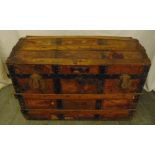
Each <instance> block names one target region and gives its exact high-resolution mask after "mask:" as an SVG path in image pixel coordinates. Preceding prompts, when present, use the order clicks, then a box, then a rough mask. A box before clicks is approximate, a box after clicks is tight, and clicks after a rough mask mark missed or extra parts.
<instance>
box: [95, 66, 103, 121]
mask: <svg viewBox="0 0 155 155" xmlns="http://www.w3.org/2000/svg"><path fill="white" fill-rule="evenodd" d="M99 73H100V74H103V75H104V74H105V66H99ZM103 83H104V77H102V78H99V79H98V86H97V87H98V88H97V89H98V93H99V94H102V93H103ZM102 102H103V101H102V100H96V107H95V108H96V109H98V110H99V109H101V108H102V106H103V104H102ZM100 118H101V116H100V115H95V119H100Z"/></svg>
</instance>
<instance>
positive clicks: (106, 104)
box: [102, 99, 134, 109]
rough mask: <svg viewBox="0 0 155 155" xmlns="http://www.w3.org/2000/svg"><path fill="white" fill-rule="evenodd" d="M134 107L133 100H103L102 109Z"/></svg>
mask: <svg viewBox="0 0 155 155" xmlns="http://www.w3.org/2000/svg"><path fill="white" fill-rule="evenodd" d="M133 105H134V103H133V100H131V99H130V100H129V99H118V100H116V99H115V100H106V99H105V100H103V101H102V108H103V109H104V108H130V107H132V106H133Z"/></svg>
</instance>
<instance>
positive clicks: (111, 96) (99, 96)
mask: <svg viewBox="0 0 155 155" xmlns="http://www.w3.org/2000/svg"><path fill="white" fill-rule="evenodd" d="M140 94H142V93H135V94H134V93H131V94H130V93H129V94H28V93H16V94H15V96H17V97H18V96H23V97H24V98H25V99H43V100H48V99H67V100H74V99H79V100H80V99H81V100H82V99H90V100H91V99H135V97H136V96H139V95H140Z"/></svg>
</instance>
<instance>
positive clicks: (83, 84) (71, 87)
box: [61, 79, 98, 94]
mask: <svg viewBox="0 0 155 155" xmlns="http://www.w3.org/2000/svg"><path fill="white" fill-rule="evenodd" d="M84 80H85V81H83V80H82V81H78V80H77V79H61V93H63V94H77V93H92V94H93V93H97V89H98V85H97V84H96V82H95V79H84Z"/></svg>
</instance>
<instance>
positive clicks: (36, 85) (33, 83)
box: [29, 73, 45, 92]
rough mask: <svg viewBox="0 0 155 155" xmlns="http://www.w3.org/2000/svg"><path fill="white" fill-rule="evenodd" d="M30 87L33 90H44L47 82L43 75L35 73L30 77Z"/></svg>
mask: <svg viewBox="0 0 155 155" xmlns="http://www.w3.org/2000/svg"><path fill="white" fill-rule="evenodd" d="M29 88H30V89H31V90H32V91H37V92H38V91H39V92H44V89H45V84H44V81H43V80H42V76H41V75H39V74H37V73H33V74H32V75H31V76H30V79H29Z"/></svg>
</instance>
